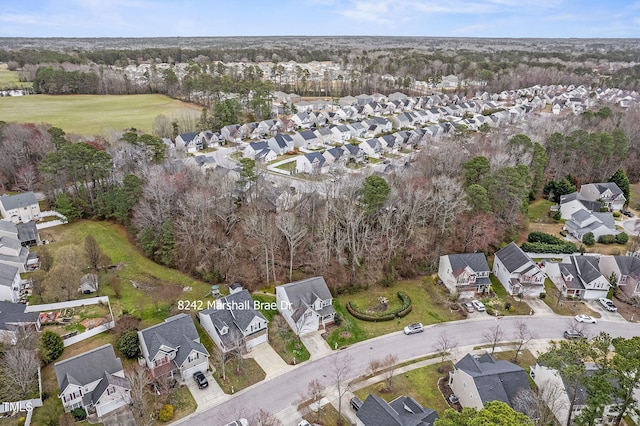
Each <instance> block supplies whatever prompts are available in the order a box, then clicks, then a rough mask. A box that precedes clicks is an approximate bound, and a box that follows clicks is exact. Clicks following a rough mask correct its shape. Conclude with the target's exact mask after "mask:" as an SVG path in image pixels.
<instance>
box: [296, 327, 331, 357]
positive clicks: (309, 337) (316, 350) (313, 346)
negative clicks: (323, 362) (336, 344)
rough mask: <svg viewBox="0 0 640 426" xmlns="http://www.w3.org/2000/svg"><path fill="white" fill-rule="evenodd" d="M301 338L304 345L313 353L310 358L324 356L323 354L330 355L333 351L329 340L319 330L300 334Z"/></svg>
mask: <svg viewBox="0 0 640 426" xmlns="http://www.w3.org/2000/svg"><path fill="white" fill-rule="evenodd" d="M300 340H302V343H304V346H305V347H306V348H307V350H308V351H309V353H310V354H311V358H310V359H318V358H322V357H323V356H326V355H329V354H331V353H332V352H333V351H332V350H331V348H330V347H329V344H328V343H327V341H326V340H324V339H323V338H322V336H321V335H320V332H319V331H313V332H311V333H307V334H303V335H302V336H300Z"/></svg>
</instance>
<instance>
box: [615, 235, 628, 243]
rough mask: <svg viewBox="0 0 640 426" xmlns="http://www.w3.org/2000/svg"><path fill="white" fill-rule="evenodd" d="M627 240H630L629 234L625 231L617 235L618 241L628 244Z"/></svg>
mask: <svg viewBox="0 0 640 426" xmlns="http://www.w3.org/2000/svg"><path fill="white" fill-rule="evenodd" d="M627 242H629V236H628V235H627V234H626V233H625V232H621V233H619V234H618V235H616V243H618V244H627Z"/></svg>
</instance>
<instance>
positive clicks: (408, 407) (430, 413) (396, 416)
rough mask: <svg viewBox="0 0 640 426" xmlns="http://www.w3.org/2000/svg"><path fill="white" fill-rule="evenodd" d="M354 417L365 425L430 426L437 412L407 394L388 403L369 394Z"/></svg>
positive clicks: (436, 416)
mask: <svg viewBox="0 0 640 426" xmlns="http://www.w3.org/2000/svg"><path fill="white" fill-rule="evenodd" d="M356 417H357V418H358V419H359V420H360V421H361V422H362V423H363V424H364V425H365V426H431V425H433V423H434V422H435V420H436V419H437V418H438V414H437V413H436V412H435V411H434V410H432V409H430V408H424V407H422V406H421V405H420V404H418V402H416V400H414V399H413V398H411V397H408V396H400V397H398V398H396V399H394V400H393V401H391V402H390V403H388V402H386V401H385V400H384V399H382V398H380V397H378V396H376V395H373V394H369V396H367V399H365V401H364V403H363V404H362V407H360V409H359V410H358V411H357V412H356Z"/></svg>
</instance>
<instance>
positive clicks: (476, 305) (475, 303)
mask: <svg viewBox="0 0 640 426" xmlns="http://www.w3.org/2000/svg"><path fill="white" fill-rule="evenodd" d="M471 304H472V305H473V307H474V308H476V311H478V312H484V311H486V308H485V307H484V303H482V302H481V301H479V300H474V301H472V302H471Z"/></svg>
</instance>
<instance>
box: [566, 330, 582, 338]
mask: <svg viewBox="0 0 640 426" xmlns="http://www.w3.org/2000/svg"><path fill="white" fill-rule="evenodd" d="M564 338H565V339H584V338H585V335H584V333H582V332H581V331H578V330H567V331H565V332H564Z"/></svg>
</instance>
